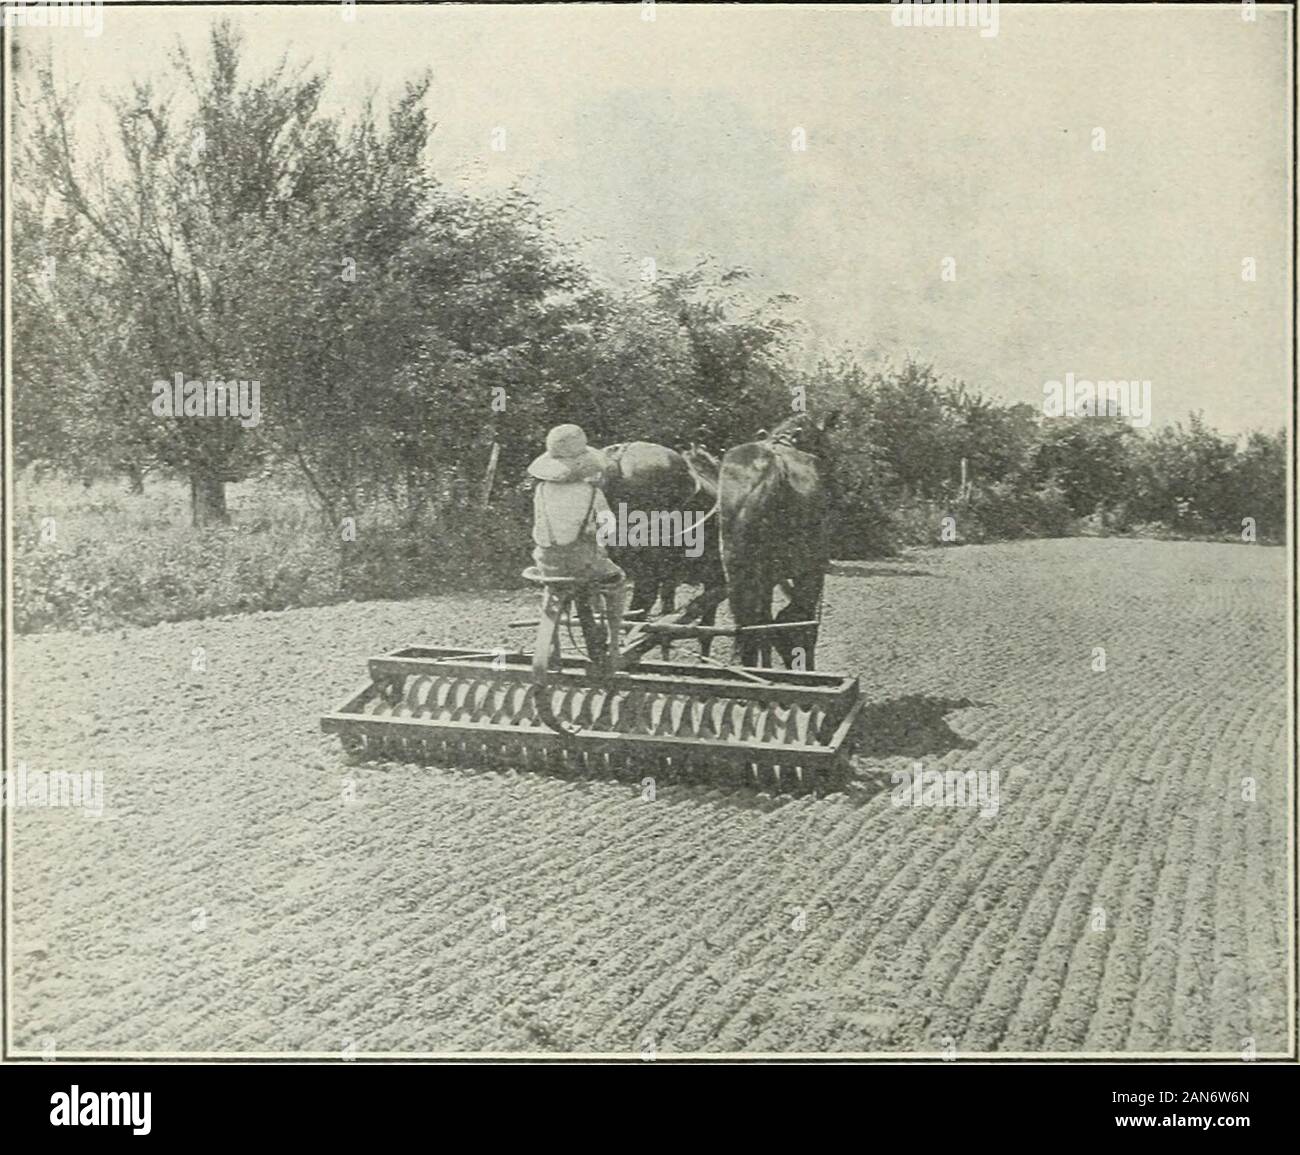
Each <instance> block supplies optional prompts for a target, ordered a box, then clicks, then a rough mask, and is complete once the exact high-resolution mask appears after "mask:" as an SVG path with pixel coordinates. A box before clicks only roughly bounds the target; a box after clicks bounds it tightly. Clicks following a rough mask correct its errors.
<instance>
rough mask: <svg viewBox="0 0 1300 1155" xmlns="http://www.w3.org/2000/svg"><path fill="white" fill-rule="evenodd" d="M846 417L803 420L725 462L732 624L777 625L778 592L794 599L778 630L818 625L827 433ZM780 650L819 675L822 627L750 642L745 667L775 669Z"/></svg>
mask: <svg viewBox="0 0 1300 1155" xmlns="http://www.w3.org/2000/svg"><path fill="white" fill-rule="evenodd" d="M837 419H838V414H831V415H830V416H829V417H827V418H824V419H823V420H821V421H815V420H814V419H813V418H812V417H810V416H809V415H808V414H806V413H800V414H796V415H795V416H793V417H790V418H788V419H786V420H785V421H783V422H782V423H781V424H780V425H778V426H777V427H776V428H775V429H774V430H773V431H772V432H771V433H769V434H768V435H767V436H766V437H764V438H763V439H762V440H761V441H750V442H747V443H746V444H744V445H737V446H736V447H735V448H734V449H728V450H727V452H726V453H724V454H723V455H722V467H721V473H720V476H719V490H720V493H721V502H720V503H719V513H718V517H719V520H720V521H721V522H722V525H721V537H722V565H723V569H724V571H725V575H726V582H727V598H728V601H729V603H730V605H731V616H732V617H733V618H734V619H735V622H736V625H738V626H757V625H766V624H767V623H769V622H771V621H772V592H773V590H774V589H775V588H776V587H777V586H781V587H782V588H783V589H784V590H785V592H786V595H787V596H788V597H789V599H790V601H789V604H788V605H786V606H785V607H784V608H783V609H782V610H781V611H780V612H779V613H778V614H777V616H776V620H777V621H778V622H782V621H784V622H802V621H816V620H817V618H818V616H819V613H820V610H821V599H822V586H823V584H824V583H825V581H826V567H827V563H828V562H829V561H830V525H829V521H830V493H829V476H828V474H829V466H828V463H827V454H826V450H827V442H828V440H829V439H828V438H827V436H826V434H827V432H828V431H829V430H830V429H831V428H833V427H834V425H835V423H836V421H837ZM773 645H775V646H776V648H777V650H778V652H779V653H780V655H781V658H782V660H783V661H784V662H785V664H786V665H787V666H800V665H801V666H802V667H803V668H804V669H808V670H811V669H813V660H814V651H815V649H816V646H817V628H816V627H815V626H813V627H811V628H809V629H807V630H802V631H796V632H794V633H782V634H778V635H775V637H774V639H773V640H772V641H769V640H768V636H767V635H761V634H759V635H749V636H742V637H741V638H740V639H739V644H738V646H737V651H738V655H739V659H740V663H741V664H742V665H745V666H755V665H764V666H767V665H771V661H772V646H773Z"/></svg>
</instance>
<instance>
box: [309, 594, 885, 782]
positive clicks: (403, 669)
mask: <svg viewBox="0 0 1300 1155" xmlns="http://www.w3.org/2000/svg"><path fill="white" fill-rule="evenodd" d="M699 605H700V599H699V598H697V599H696V600H695V601H693V602H692V603H690V604H689V605H688V606H686V607H685V608H684V609H683V610H682V611H680V612H679V613H678V614H674V615H672V616H671V617H669V618H668V619H666V620H661V621H659V622H637V623H632V624H631V627H630V628H631V636H630V637H629V638H628V639H627V643H626V644H625V645H624V646H623V647H622V648H621V653H622V654H623V657H624V660H625V661H626V662H627V668H626V669H625V670H624V671H622V672H618V673H611V672H608V671H607V670H604V669H601V668H599V667H598V666H596V665H595V664H594V663H592V662H590V661H589V660H588V659H586V658H584V657H580V656H562V657H560V658H559V659H558V661H553V662H551V663H550V667H549V668H548V669H546V670H545V671H543V672H538V670H537V669H536V668H535V667H534V662H533V655H532V654H529V653H527V652H525V651H523V650H512V651H510V650H495V651H484V650H483V649H481V648H479V649H471V648H466V647H460V646H408V647H405V648H403V649H399V650H394V651H393V652H392V653H388V654H383V655H378V656H375V657H372V658H370V659H369V663H368V664H369V671H370V680H369V681H368V682H366V684H365V685H363V686H361V687H360V688H359V689H358V690H357V691H355V692H354V693H353V694H352V695H350V696H349V697H348V699H347V700H346V701H345V702H344V703H343V704H342V705H341V706H339V707H338V709H336V710H334V711H332V712H330V713H328V714H325V715H324V716H323V717H322V718H321V723H320V724H321V729H322V730H324V731H325V732H326V733H333V734H337V735H338V736H339V739H340V741H341V742H342V744H343V746H344V749H345V750H346V751H348V753H350V754H351V755H353V756H355V757H360V758H391V759H395V760H401V761H416V762H431V763H438V764H443V765H463V764H470V765H484V766H488V767H495V768H503V769H505V768H515V769H528V770H533V769H545V770H552V771H555V770H569V771H572V772H577V773H582V774H611V773H612V774H618V773H620V772H635V771H646V770H653V771H657V772H659V773H664V774H668V775H670V776H676V775H677V774H678V773H692V774H694V773H695V772H698V774H699V776H700V777H704V778H708V779H717V778H718V777H719V776H721V777H723V778H728V777H730V778H737V779H742V780H752V781H755V782H768V781H771V782H775V783H776V784H778V785H789V786H804V787H806V786H809V785H811V786H814V787H816V786H820V785H825V784H829V783H831V782H833V781H835V780H837V779H838V778H839V777H840V776H841V775H842V774H843V773H844V772H845V771H846V770H847V767H848V764H849V756H850V754H851V752H852V747H853V745H854V736H855V729H856V727H857V725H858V723H859V720H860V718H861V712H862V706H863V699H862V696H861V694H860V692H859V687H858V680H857V679H856V678H854V677H849V676H845V675H840V674H831V673H825V672H820V671H800V670H785V669H773V668H767V667H763V668H743V669H739V668H737V669H733V668H729V667H726V666H722V665H700V664H687V663H681V662H674V661H652V660H648V659H646V658H644V657H643V655H644V654H645V653H646V652H647V651H649V650H651V649H653V648H655V647H657V646H660V645H662V644H663V643H664V642H665V641H666V640H669V639H671V640H672V641H680V640H681V639H682V638H684V637H703V636H706V635H707V636H717V635H719V634H730V633H735V632H736V631H735V630H732V629H727V628H725V627H701V626H694V625H691V624H690V623H691V621H692V619H693V618H694V617H695V616H697V615H698V612H699ZM511 624H512V625H514V624H516V623H511ZM518 624H519V625H525V624H531V623H525V622H520V623H518ZM803 625H804V623H794V624H793V625H791V626H790V627H789V628H798V627H800V626H803ZM760 628H765V629H772V628H773V627H760ZM777 628H783V627H777ZM557 723H558V724H557Z"/></svg>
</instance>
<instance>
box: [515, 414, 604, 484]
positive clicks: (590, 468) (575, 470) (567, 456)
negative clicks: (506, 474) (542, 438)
mask: <svg viewBox="0 0 1300 1155" xmlns="http://www.w3.org/2000/svg"><path fill="white" fill-rule="evenodd" d="M606 464H607V463H606V461H605V455H604V454H603V453H601V451H600V450H599V449H596V448H594V447H593V446H590V445H588V444H587V435H586V434H585V433H583V431H582V428H581V427H580V426H577V425H557V426H556V427H555V428H554V429H552V430H551V431H550V433H548V434H547V435H546V452H545V453H543V454H542V455H541V456H540V457H538V458H536V459H535V460H534V461H533V463H532V464H531V465H530V466H529V467H528V472H529V473H531V474H532V475H533V476H534V477H536V478H537V479H538V480H540V481H593V480H595V479H596V478H597V477H599V476H600V474H601V473H602V472H604V470H605V467H606Z"/></svg>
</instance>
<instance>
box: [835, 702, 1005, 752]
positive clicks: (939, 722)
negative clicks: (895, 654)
mask: <svg viewBox="0 0 1300 1155" xmlns="http://www.w3.org/2000/svg"><path fill="white" fill-rule="evenodd" d="M983 705H987V703H984V702H972V701H971V700H970V699H969V698H928V697H924V696H923V695H920V694H909V695H908V696H907V697H905V698H893V699H891V700H890V701H888V702H874V703H872V704H871V705H869V706H867V707H866V708H865V709H864V710H863V711H862V729H861V731H860V734H861V737H860V739H859V742H858V747H857V753H858V755H859V756H860V757H863V758H894V757H907V758H921V757H924V756H926V755H930V756H932V757H942V756H943V755H944V754H947V753H948V751H949V750H970V749H972V748H973V747H974V746H975V743H974V742H972V741H971V740H970V739H969V738H963V737H962V736H961V735H960V734H958V733H957V732H956V731H955V730H953V728H952V727H951V726H949V725H948V719H947V715H948V714H951V713H952V712H953V711H954V710H969V709H972V708H974V707H977V706H983Z"/></svg>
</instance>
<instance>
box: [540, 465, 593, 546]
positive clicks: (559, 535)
mask: <svg viewBox="0 0 1300 1155" xmlns="http://www.w3.org/2000/svg"><path fill="white" fill-rule="evenodd" d="M593 491H594V492H595V501H594V502H593V500H592V493H593ZM588 512H590V513H591V517H592V521H591V530H589V532H593V531H594V528H595V526H596V525H597V524H599V518H600V515H601V514H602V513H605V514H609V513H610V509H609V503H608V502H607V501H606V500H605V495H604V494H603V493H601V491H600V489H599V487H598V486H595V485H593V484H592V483H591V482H587V481H539V482H538V483H537V485H536V487H535V488H534V490H533V543H534V544H535V545H541V546H551V545H572V544H573V543H574V542H575V541H577V540H578V538H579V537H581V536H582V528H583V523H584V522H585V521H586V519H587V514H588ZM610 516H612V514H610Z"/></svg>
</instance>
